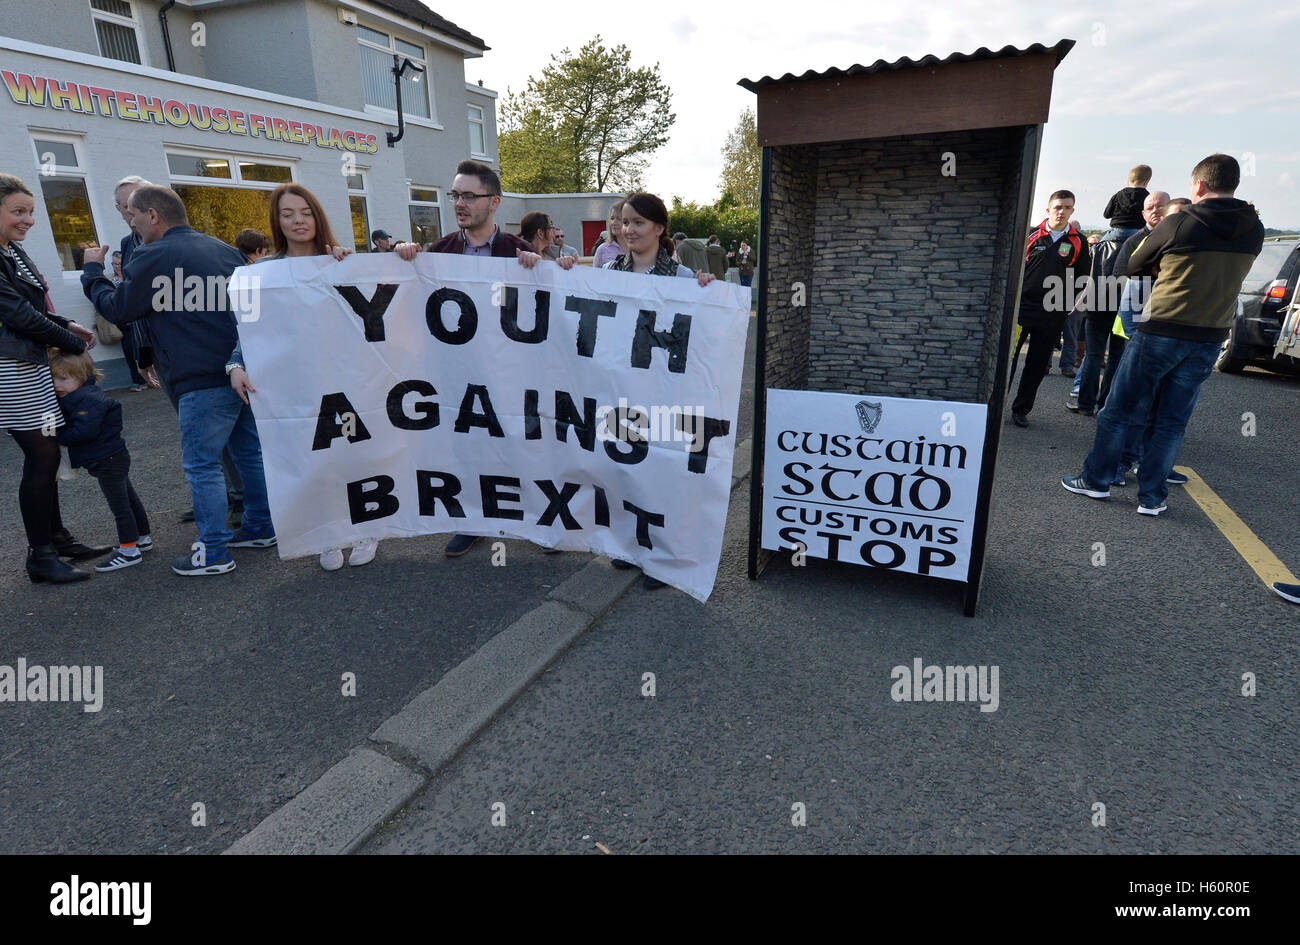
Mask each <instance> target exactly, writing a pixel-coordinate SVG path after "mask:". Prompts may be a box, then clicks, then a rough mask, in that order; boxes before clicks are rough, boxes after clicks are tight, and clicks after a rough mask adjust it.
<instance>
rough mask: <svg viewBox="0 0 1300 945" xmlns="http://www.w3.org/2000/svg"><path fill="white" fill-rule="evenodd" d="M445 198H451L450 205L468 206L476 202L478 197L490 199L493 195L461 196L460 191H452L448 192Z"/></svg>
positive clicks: (468, 194) (465, 194) (467, 194)
mask: <svg viewBox="0 0 1300 945" xmlns="http://www.w3.org/2000/svg"><path fill="white" fill-rule="evenodd" d="M447 196H448V197H450V198H451V202H452V203H466V204H469V203H473V202H474V201H475V200H478V199H479V198H480V197H491V196H493V194H470V193H464V194H462V193H461V192H460V191H457V190H452V191H448V193H447Z"/></svg>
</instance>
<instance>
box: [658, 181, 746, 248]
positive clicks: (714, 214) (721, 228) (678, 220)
mask: <svg viewBox="0 0 1300 945" xmlns="http://www.w3.org/2000/svg"><path fill="white" fill-rule="evenodd" d="M668 229H669V231H670V232H677V231H678V230H680V231H681V232H683V233H685V234H686V235H687V236H693V237H697V238H699V239H704V238H706V237H708V236H712V235H713V234H715V233H716V234H717V236H718V238H719V239H720V240H721V241H722V245H723V246H725V247H726V248H727V249H731V247H732V244H734V243H739V242H740V241H741V240H744V241H745V242H747V243H749V245H750V246H752V247H754V248H757V247H758V211H757V210H754V209H751V208H749V207H741V206H739V205H737V204H735V203H734V202H730V203H728V202H726V195H725V194H724V195H723V199H722V200H719V201H718V202H717V203H716V204H714V205H713V206H709V205H707V204H698V203H695V202H694V201H689V202H688V201H683V200H682V198H681V197H673V203H672V206H671V207H669V208H668Z"/></svg>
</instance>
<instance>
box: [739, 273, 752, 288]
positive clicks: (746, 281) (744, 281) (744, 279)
mask: <svg viewBox="0 0 1300 945" xmlns="http://www.w3.org/2000/svg"><path fill="white" fill-rule="evenodd" d="M740 284H741V285H743V286H745V287H746V288H748V287H749V286H751V285H753V284H754V276H753V273H751V274H750V275H747V276H741V277H740Z"/></svg>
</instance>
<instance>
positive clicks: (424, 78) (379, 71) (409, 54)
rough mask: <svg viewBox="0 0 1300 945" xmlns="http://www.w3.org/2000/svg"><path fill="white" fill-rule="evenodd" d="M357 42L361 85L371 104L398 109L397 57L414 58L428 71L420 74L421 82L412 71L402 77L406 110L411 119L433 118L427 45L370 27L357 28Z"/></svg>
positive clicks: (393, 109)
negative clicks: (426, 52)
mask: <svg viewBox="0 0 1300 945" xmlns="http://www.w3.org/2000/svg"><path fill="white" fill-rule="evenodd" d="M357 43H358V45H359V47H360V49H361V85H362V88H363V90H364V93H365V101H366V104H367V105H373V106H375V107H376V108H386V109H388V110H389V111H392V112H395V111H397V91H396V89H395V88H394V87H393V56H394V55H398V56H402V57H404V58H407V59H410V60H411V62H413V63H415V64H416V65H417V66H422V67H423V68H424V70H425V71H424V72H421V73H416V75H418V76H419V78H420V81H418V82H417V81H416V80H415V79H413V78H412V77H411V75H410V73H409V72H408V73H407V75H405V76H403V77H402V112H403V114H405V115H406V116H407V117H408V118H409V117H411V116H412V115H414V116H417V117H419V118H432V117H433V116H432V115H431V113H430V111H429V100H430V98H431V95H432V93H431V92H430V91H428V89H429V87H430V86H431V85H432V84H433V80H432V79H431V78H430V77H429V71H428V60H427V59H426V58H425V52H424V49H423V47H421V46H416V45H415V44H414V43H408V42H406V41H405V40H402V39H397V38H396V37H394V36H390V35H389V34H388V33H384V32H381V31H380V30H375V29H371V28H370V27H368V26H358V27H357Z"/></svg>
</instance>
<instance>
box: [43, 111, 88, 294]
mask: <svg viewBox="0 0 1300 945" xmlns="http://www.w3.org/2000/svg"><path fill="white" fill-rule="evenodd" d="M32 145H33V146H34V147H35V150H36V164H37V167H38V168H39V173H40V177H39V180H40V187H41V198H42V200H43V201H44V202H45V214H46V216H47V217H48V219H49V224H50V232H51V234H52V235H53V237H54V248H55V249H56V250H57V251H58V254H59V265H60V267H61V268H62V269H63V271H64V272H75V271H76V270H78V269H80V268H81V266H82V262H83V260H84V256H85V252H86V248H87V247H91V246H98V245H100V241H99V234H98V231H97V230H96V229H95V216H94V213H93V211H92V210H91V205H90V188H89V187H88V186H87V184H86V168H85V162H84V161H83V160H82V158H81V146H80V142H79V141H78V140H77V139H76V138H70V137H55V136H47V135H41V136H39V137H33V138H32Z"/></svg>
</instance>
